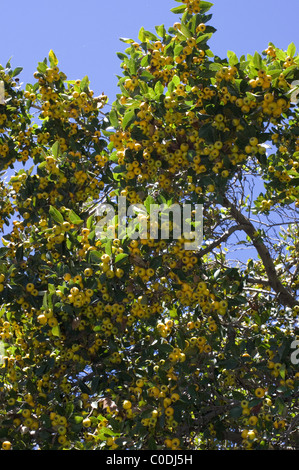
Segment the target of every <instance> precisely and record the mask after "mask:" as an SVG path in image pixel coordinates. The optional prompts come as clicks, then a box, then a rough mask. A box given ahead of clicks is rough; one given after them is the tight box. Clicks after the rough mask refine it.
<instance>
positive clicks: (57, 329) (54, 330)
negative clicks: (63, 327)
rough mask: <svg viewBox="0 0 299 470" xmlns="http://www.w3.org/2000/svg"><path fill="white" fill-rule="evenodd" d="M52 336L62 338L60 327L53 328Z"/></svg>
mask: <svg viewBox="0 0 299 470" xmlns="http://www.w3.org/2000/svg"><path fill="white" fill-rule="evenodd" d="M52 335H53V336H58V338H60V328H59V325H56V326H53V328H52Z"/></svg>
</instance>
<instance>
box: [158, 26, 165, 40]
mask: <svg viewBox="0 0 299 470" xmlns="http://www.w3.org/2000/svg"><path fill="white" fill-rule="evenodd" d="M155 29H156V32H157V34H158V36H160V37H161V38H164V37H165V35H166V29H165V27H164V24H162V25H160V26H155Z"/></svg>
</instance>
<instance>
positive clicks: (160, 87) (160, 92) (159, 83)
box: [155, 82, 164, 96]
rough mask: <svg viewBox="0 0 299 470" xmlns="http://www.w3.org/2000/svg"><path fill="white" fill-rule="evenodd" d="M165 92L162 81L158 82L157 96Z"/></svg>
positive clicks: (156, 86) (156, 87)
mask: <svg viewBox="0 0 299 470" xmlns="http://www.w3.org/2000/svg"><path fill="white" fill-rule="evenodd" d="M163 92H164V85H162V83H161V82H157V83H156V85H155V93H156V95H157V96H160V95H162V94H163Z"/></svg>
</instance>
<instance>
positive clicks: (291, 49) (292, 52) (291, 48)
mask: <svg viewBox="0 0 299 470" xmlns="http://www.w3.org/2000/svg"><path fill="white" fill-rule="evenodd" d="M287 54H288V56H289V57H294V55H295V54H296V46H295V44H294V43H293V42H291V44H290V45H289V47H288V49H287Z"/></svg>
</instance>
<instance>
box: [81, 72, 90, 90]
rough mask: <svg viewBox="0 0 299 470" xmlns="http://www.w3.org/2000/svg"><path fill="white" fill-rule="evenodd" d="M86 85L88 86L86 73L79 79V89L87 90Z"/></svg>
mask: <svg viewBox="0 0 299 470" xmlns="http://www.w3.org/2000/svg"><path fill="white" fill-rule="evenodd" d="M88 87H89V78H88V77H87V75H86V76H85V77H84V78H82V80H81V83H80V90H81V91H86V90H88Z"/></svg>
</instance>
